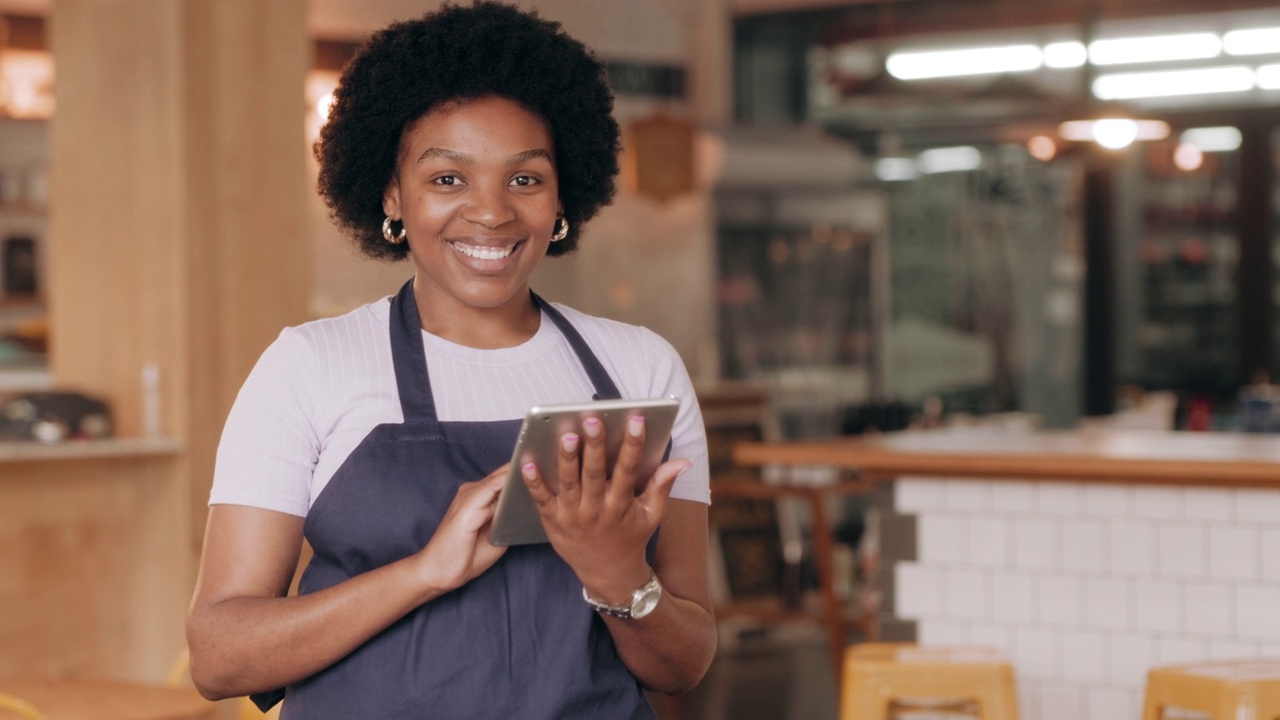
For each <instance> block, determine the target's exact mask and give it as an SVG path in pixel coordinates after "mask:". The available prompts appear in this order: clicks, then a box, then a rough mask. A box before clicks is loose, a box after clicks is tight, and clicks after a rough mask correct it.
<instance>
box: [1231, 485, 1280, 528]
mask: <svg viewBox="0 0 1280 720" xmlns="http://www.w3.org/2000/svg"><path fill="white" fill-rule="evenodd" d="M1235 499H1236V512H1235V517H1236V520H1237V521H1240V522H1254V523H1262V524H1264V525H1274V524H1275V523H1276V519H1277V518H1280V490H1273V489H1267V490H1254V489H1240V490H1236V493H1235Z"/></svg>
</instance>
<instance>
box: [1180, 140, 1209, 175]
mask: <svg viewBox="0 0 1280 720" xmlns="http://www.w3.org/2000/svg"><path fill="white" fill-rule="evenodd" d="M1173 164H1174V165H1177V166H1178V169H1179V170H1186V171H1187V172H1191V171H1192V170H1199V169H1200V166H1201V165H1203V164H1204V152H1203V151H1201V150H1200V148H1198V147H1196V146H1195V145H1192V144H1191V143H1187V142H1184V143H1179V144H1178V147H1177V148H1176V149H1175V150H1174V151H1173Z"/></svg>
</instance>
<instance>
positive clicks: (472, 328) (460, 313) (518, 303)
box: [413, 282, 542, 350]
mask: <svg viewBox="0 0 1280 720" xmlns="http://www.w3.org/2000/svg"><path fill="white" fill-rule="evenodd" d="M424 285H425V283H421V282H415V283H414V289H413V295H414V300H415V301H416V302H417V305H418V319H419V322H420V323H421V325H422V329H423V330H426V331H427V332H429V333H431V334H432V335H435V336H437V337H441V338H444V339H445V340H448V341H449V342H452V343H457V344H458V345H463V346H465V347H471V348H477V349H479V350H494V349H498V348H507V347H515V346H516V345H520V344H522V343H525V342H527V341H528V340H529V339H530V338H532V337H533V336H534V335H535V334H537V332H538V328H539V327H540V326H541V324H542V312H541V310H539V309H538V306H537V305H535V304H534V302H533V296H532V294H531V293H530V292H529V290H528V288H527V287H526V288H525V290H524V291H523V292H519V293H516V294H514V295H513V296H512V297H511V299H510V300H508V301H506V302H504V303H502V304H500V305H495V306H493V307H476V306H473V305H468V304H466V303H464V302H460V301H458V300H457V299H456V298H452V297H441V295H440V294H437V293H431V292H430V291H425V292H424V287H423V286H424Z"/></svg>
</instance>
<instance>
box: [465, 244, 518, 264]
mask: <svg viewBox="0 0 1280 720" xmlns="http://www.w3.org/2000/svg"><path fill="white" fill-rule="evenodd" d="M449 246H450V247H452V248H453V249H454V250H457V251H458V252H460V253H462V254H463V255H466V256H467V257H473V258H475V259H477V260H501V259H502V258H504V257H506V256H508V255H510V254H511V253H512V251H514V250H515V249H516V246H515V245H507V246H505V247H477V246H475V245H460V244H458V243H450V244H449Z"/></svg>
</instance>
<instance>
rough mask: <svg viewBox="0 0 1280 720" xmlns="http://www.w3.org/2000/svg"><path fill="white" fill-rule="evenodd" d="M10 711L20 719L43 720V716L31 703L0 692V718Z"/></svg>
mask: <svg viewBox="0 0 1280 720" xmlns="http://www.w3.org/2000/svg"><path fill="white" fill-rule="evenodd" d="M9 713H12V714H15V715H17V716H18V717H20V718H22V720H45V716H44V715H41V714H40V711H39V710H37V709H36V708H35V706H33V705H32V704H31V703H28V702H26V701H25V700H23V699H21V698H17V697H14V696H12V695H6V694H4V693H0V718H2V717H5V716H6V715H7V714H9Z"/></svg>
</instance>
